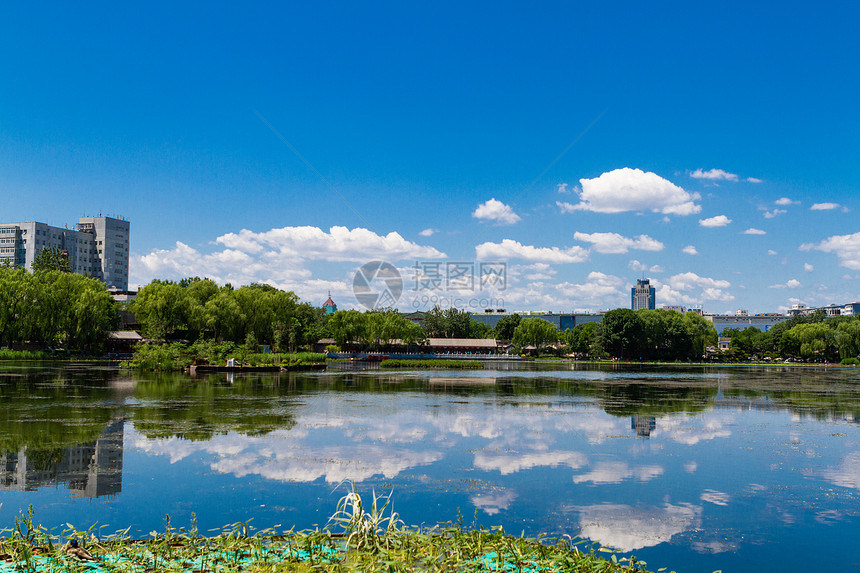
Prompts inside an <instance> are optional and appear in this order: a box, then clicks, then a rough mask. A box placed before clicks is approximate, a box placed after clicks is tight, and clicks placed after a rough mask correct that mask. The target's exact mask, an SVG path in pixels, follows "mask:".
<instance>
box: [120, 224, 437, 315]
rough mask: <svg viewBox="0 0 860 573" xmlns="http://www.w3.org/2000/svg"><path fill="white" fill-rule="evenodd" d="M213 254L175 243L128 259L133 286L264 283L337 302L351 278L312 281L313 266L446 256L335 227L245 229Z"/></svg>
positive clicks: (391, 237)
mask: <svg viewBox="0 0 860 573" xmlns="http://www.w3.org/2000/svg"><path fill="white" fill-rule="evenodd" d="M213 244H214V245H216V247H215V250H214V251H213V252H208V253H206V252H202V251H200V250H198V249H196V248H194V247H191V246H189V245H186V244H185V243H182V242H177V243H176V245H175V246H174V247H173V248H170V249H156V250H153V251H152V252H150V253H149V254H147V255H143V256H133V257H131V258H130V261H129V262H130V275H131V276H130V283H131V284H137V285H144V284H148V283H149V282H150V281H152V279H155V278H159V279H170V280H178V279H182V278H184V277H191V276H200V277H209V278H211V279H213V280H215V281H216V282H218V283H225V282H230V283H232V284H234V285H244V284H250V283H255V282H260V283H266V284H270V285H272V286H275V287H277V288H282V289H286V290H292V291H294V292H296V294H298V295H299V296H300V297H302V298H304V299H305V300H313V299H314V297H316V296H319V295H320V293H324V292H326V291H328V290H331V291H332V292H333V293H334V294H335V296H337V295H338V294H340V295H341V296H346V295H349V296H350V297H351V296H352V292H351V289H350V287H349V284H348V283H349V280H351V279H350V278H347V276H346V275H347V274H350V275H351V273H348V272H347V271H346V270H344V271H342V274H339V276H337V278H336V279H334V280H331V279H329V280H323V279H314V278H313V276H314V275H313V273H311V271H310V270H309V269H307V268H306V265H307V264H308V262H310V261H326V262H363V261H368V260H373V259H381V260H390V261H395V260H403V259H413V260H414V259H433V258H442V257H444V256H445V253H442V252H441V251H438V250H437V249H435V248H433V247H425V246H422V245H418V244H416V243H413V242H411V241H407V240H406V239H404V238H403V237H401V236H400V235H399V234H397V233H389V234H387V235H377V234H376V233H374V232H372V231H368V230H367V229H362V228H356V229H352V230H350V229H347V228H346V227H332V228H331V229H330V230H329V232H325V231H323V230H321V229H319V228H317V227H284V228H280V229H272V230H270V231H266V232H262V233H254V232H251V231H249V230H247V229H243V230H242V231H239V232H238V233H228V234H226V235H222V236H220V237H217V238H216V239H215V241H213ZM350 270H351V271H354V269H350Z"/></svg>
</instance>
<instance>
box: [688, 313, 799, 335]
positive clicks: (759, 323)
mask: <svg viewBox="0 0 860 573" xmlns="http://www.w3.org/2000/svg"><path fill="white" fill-rule="evenodd" d="M703 316H704V318H705V320H709V321H710V322H712V323H713V325H714V330H716V331H717V335H720V334H722V332H723V329H725V328H737V329H738V330H743V329H745V328H747V327H749V326H754V327H756V328H758V329H759V330H761V331H762V332H767V331H768V330H770V329H771V327H773V326H775V325H777V324H779V323H780V322H784V321H786V320H788V317H787V316H785V315H783V314H775V313H771V314H755V315H751V314H749V313H747V314H738V313H735V314H711V313H707V312H706V313H704V314H703Z"/></svg>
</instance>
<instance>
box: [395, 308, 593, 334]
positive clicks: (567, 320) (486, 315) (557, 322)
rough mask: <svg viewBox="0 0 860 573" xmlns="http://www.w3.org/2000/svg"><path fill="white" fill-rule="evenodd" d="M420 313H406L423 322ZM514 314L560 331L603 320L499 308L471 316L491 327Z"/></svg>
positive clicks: (410, 317)
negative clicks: (538, 319)
mask: <svg viewBox="0 0 860 573" xmlns="http://www.w3.org/2000/svg"><path fill="white" fill-rule="evenodd" d="M416 314H418V313H411V314H409V315H405V316H406V317H407V318H408V319H409V320H411V321H412V322H417V323H419V324H420V323H421V322H423V318H424V317H423V315H422V316H421V322H419V320H418V319H417V317H416V316H415V315H416ZM513 314H518V315H520V316H521V317H523V318H540V319H543V320H545V321H547V322H548V323H550V324H552V325H553V326H555V327H556V328H557V329H558V330H560V331H562V332H563V331H565V330H573V329H574V328H576V327H577V326H579V325H580V324H585V323H586V322H602V321H603V314H592V313H579V312H575V313H564V312H562V313H553V312H534V311H532V312H530V311H520V312H506V311H505V310H504V309H499V310H497V311H495V312H494V311H493V310H486V311H484V312H478V313H474V314H471V315H470V316H469V318H470V319H471V320H474V321H475V322H480V323H481V324H486V325H487V326H489V327H490V328H495V327H496V324H498V323H499V321H500V320H501V319H502V318H504V317H506V316H511V315H513Z"/></svg>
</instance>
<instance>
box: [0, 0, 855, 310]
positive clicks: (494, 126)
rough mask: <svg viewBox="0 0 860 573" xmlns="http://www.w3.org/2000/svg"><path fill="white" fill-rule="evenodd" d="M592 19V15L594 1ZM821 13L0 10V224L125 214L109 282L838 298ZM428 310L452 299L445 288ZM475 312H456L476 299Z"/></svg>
mask: <svg viewBox="0 0 860 573" xmlns="http://www.w3.org/2000/svg"><path fill="white" fill-rule="evenodd" d="M592 4H593V5H592ZM858 16H860V8H857V7H854V6H851V5H849V4H847V3H846V4H845V5H839V4H823V5H816V6H815V8H814V9H811V8H810V6H809V5H808V4H793V3H785V2H782V3H767V4H761V5H758V6H752V7H751V6H749V5H748V4H747V3H725V2H722V3H711V4H696V5H692V4H690V3H656V4H654V3H652V4H645V3H641V2H629V3H625V2H616V3H589V4H588V5H581V6H577V5H574V4H572V3H544V4H542V5H540V6H538V7H535V6H526V5H524V4H516V3H502V2H494V3H489V2H487V3H473V4H469V5H467V6H463V5H462V3H434V5H433V6H408V5H407V6H404V5H402V3H382V2H379V3H373V4H370V5H367V4H364V3H362V4H356V3H346V2H343V3H327V4H319V5H317V4H315V3H304V4H301V5H285V4H281V3H271V4H266V3H256V4H253V5H251V6H245V5H239V4H235V3H208V4H206V5H205V7H202V6H201V5H196V4H195V5H184V6H183V5H179V6H177V5H175V4H174V3H157V2H154V3H147V4H119V5H117V4H116V3H91V4H87V5H71V6H70V5H65V4H40V5H38V6H30V5H26V4H24V5H7V6H5V7H4V8H3V14H2V17H0V49H2V53H3V54H4V56H3V57H2V58H0V74H2V78H3V89H2V90H0V195H1V196H2V197H0V199H2V201H0V204H2V207H0V213H2V214H0V219H2V220H6V221H16V220H38V221H42V222H45V223H49V224H53V225H64V224H73V223H75V222H76V221H77V218H78V217H79V216H81V215H85V214H87V215H90V214H97V213H103V214H118V215H123V216H125V217H127V218H128V219H130V220H131V224H132V251H133V253H132V261H131V276H130V283H131V284H132V285H139V284H146V283H147V282H149V281H150V280H151V279H153V278H180V277H182V276H186V275H201V276H202V275H206V276H210V277H214V278H216V279H217V280H219V281H221V282H228V281H229V282H232V283H233V284H247V283H249V282H252V281H260V282H269V283H271V284H275V285H277V286H280V287H283V288H289V289H292V290H295V291H296V292H297V293H298V294H299V295H300V296H301V297H302V298H304V299H305V300H310V301H312V302H315V303H321V302H322V301H323V300H324V299H325V298H326V295H327V292H328V291H329V290H331V292H332V295H333V298H334V299H335V301H336V302H338V304H339V305H340V306H341V307H350V306H355V305H356V304H357V302H356V299H355V297H354V296H353V293H352V281H353V276H354V273H355V271H356V269H357V268H358V267H359V266H360V265H362V264H363V263H365V262H367V261H370V260H384V261H389V262H391V263H392V264H393V265H394V266H396V267H398V268H399V269H401V271H402V273H403V275H404V281H405V282H406V291H407V292H404V295H403V296H402V297H401V299H400V302H399V305H400V306H401V308H404V309H407V308H413V307H415V306H416V302H417V301H416V294H426V293H416V292H415V291H413V290H411V289H410V287H411V286H412V287H414V283H412V280H411V279H412V275H411V274H409V273H410V272H412V271H410V269H411V268H412V267H414V266H415V263H416V261H419V262H425V261H455V262H470V261H473V262H477V263H480V262H482V261H492V262H496V261H503V262H505V263H507V282H506V285H505V287H506V288H505V289H504V290H501V289H496V290H495V291H494V292H492V293H488V292H465V290H468V289H460V290H459V291H457V292H453V291H450V290H447V289H446V290H445V291H444V292H434V293H432V294H433V295H434V296H439V297H442V299H440V302H442V303H443V304H444V303H446V302H448V303H449V302H451V301H452V300H457V301H459V300H460V299H461V298H462V297H464V296H465V297H466V298H465V299H463V300H464V301H469V304H474V302H475V300H474V299H482V297H487V296H490V295H491V296H492V298H493V299H494V301H493V302H494V305H495V306H498V305H497V304H495V303H496V302H498V303H501V302H502V301H503V303H504V306H505V307H507V308H508V309H509V310H513V309H523V310H539V309H543V310H553V311H571V310H597V309H604V308H615V307H618V306H626V305H629V288H630V285H631V284H632V283H633V282H635V279H636V278H640V277H642V276H643V275H644V276H646V277H648V278H650V279H651V280H652V282H653V283H654V284H656V285H657V288H658V299H657V304H658V306H660V305H663V304H683V305H686V306H691V305H701V306H703V307H704V308H705V310H706V311H711V312H725V311H734V310H735V309H739V308H743V309H748V310H749V311H750V312H774V311H779V310H781V309H785V308H787V307H790V305H791V304H793V303H805V304H808V305H822V304H829V303H840V302H849V301H854V300H860V286H858V285H860V283H858V279H860V234H858V232H860V228H858V225H857V223H856V214H857V213H858V210H860V201H858V199H857V193H856V188H857V178H856V171H857V158H858V151H860V145H858V138H860V135H858V134H860V113H858V108H857V102H858V101H860V74H858V64H857V54H858V53H860V39H858V38H860V37H858V35H857V34H856V32H855V27H856V22H857V21H858ZM455 295H456V296H455ZM478 304H484V302H482V301H479V302H478Z"/></svg>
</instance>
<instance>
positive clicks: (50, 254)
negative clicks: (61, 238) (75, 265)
mask: <svg viewBox="0 0 860 573" xmlns="http://www.w3.org/2000/svg"><path fill="white" fill-rule="evenodd" d="M31 268H32V269H33V272H34V273H39V272H44V271H60V272H63V273H70V272H72V266H71V264H70V263H69V252H68V251H64V250H62V249H58V248H54V247H45V248H43V249H42V250H40V251H39V252H38V253H36V256H35V258H34V259H33V264H32V265H31Z"/></svg>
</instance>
